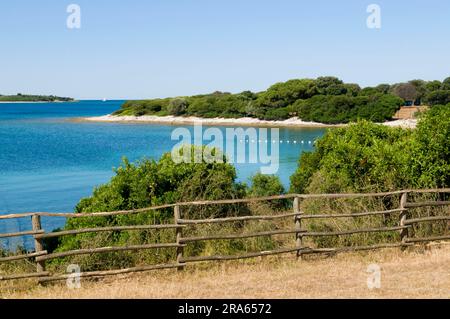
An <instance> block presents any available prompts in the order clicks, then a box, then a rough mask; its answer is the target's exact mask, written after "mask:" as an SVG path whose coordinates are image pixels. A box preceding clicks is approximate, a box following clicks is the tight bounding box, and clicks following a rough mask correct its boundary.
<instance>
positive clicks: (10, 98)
mask: <svg viewBox="0 0 450 319" xmlns="http://www.w3.org/2000/svg"><path fill="white" fill-rule="evenodd" d="M73 101H75V100H74V99H73V98H70V97H60V96H55V95H30V94H21V93H18V94H16V95H1V94H0V102H4V103H8V102H73Z"/></svg>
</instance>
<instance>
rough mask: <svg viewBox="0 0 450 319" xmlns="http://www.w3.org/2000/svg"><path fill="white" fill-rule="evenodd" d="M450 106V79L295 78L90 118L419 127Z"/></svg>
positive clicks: (135, 105) (129, 106)
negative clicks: (366, 83)
mask: <svg viewBox="0 0 450 319" xmlns="http://www.w3.org/2000/svg"><path fill="white" fill-rule="evenodd" d="M447 103H450V77H448V78H446V79H445V80H443V81H442V82H441V81H425V80H411V81H409V82H404V83H397V84H392V85H391V84H379V85H376V86H373V87H364V88H362V87H361V86H360V85H358V84H355V83H344V81H342V80H340V79H339V78H337V77H333V76H324V77H319V78H317V79H293V80H289V81H287V82H280V83H276V84H274V85H272V86H270V87H269V88H268V89H267V90H265V91H262V92H258V93H254V92H251V91H243V92H241V93H235V94H233V93H228V92H220V91H216V92H214V93H211V94H203V95H194V96H180V97H171V98H159V99H148V100H130V101H126V102H125V103H124V104H123V105H122V107H121V109H119V110H117V111H115V112H114V113H112V114H109V115H105V116H101V117H95V118H88V119H87V120H89V121H102V122H149V123H150V122H152V123H164V124H187V123H193V122H198V121H201V122H202V123H203V124H206V125H236V124H239V125H246V124H247V125H264V126H270V125H276V126H297V127H301V126H339V125H345V124H348V123H352V122H355V121H357V120H361V119H364V120H369V121H371V122H375V123H385V124H387V125H390V126H401V127H414V126H415V124H416V122H417V121H416V119H415V117H416V115H417V113H418V112H422V111H424V110H426V109H428V108H430V107H433V106H434V105H440V104H442V105H445V104H447Z"/></svg>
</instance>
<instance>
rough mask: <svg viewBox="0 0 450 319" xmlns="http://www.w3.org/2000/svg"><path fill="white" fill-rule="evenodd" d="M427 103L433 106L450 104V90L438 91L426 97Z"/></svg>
mask: <svg viewBox="0 0 450 319" xmlns="http://www.w3.org/2000/svg"><path fill="white" fill-rule="evenodd" d="M425 102H426V103H428V104H429V105H431V106H434V105H445V104H447V103H450V90H436V91H433V92H431V93H429V94H427V95H426V96H425Z"/></svg>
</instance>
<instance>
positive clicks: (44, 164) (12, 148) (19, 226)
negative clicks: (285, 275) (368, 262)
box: [0, 100, 325, 250]
mask: <svg viewBox="0 0 450 319" xmlns="http://www.w3.org/2000/svg"><path fill="white" fill-rule="evenodd" d="M123 102H124V101H101V100H99V101H79V102H68V103H1V104H0V215H4V214H12V213H25V212H68V213H70V212H73V211H74V207H75V206H76V204H77V203H78V202H79V201H80V199H81V198H83V197H87V196H90V195H91V194H92V191H93V189H94V188H95V187H96V186H99V185H101V184H103V183H107V182H108V181H109V180H110V179H111V177H112V176H113V175H114V168H116V167H118V166H120V164H121V162H122V159H123V157H126V158H128V159H129V160H130V161H136V160H139V159H142V158H145V157H146V158H152V159H158V158H159V157H161V155H162V154H164V153H165V152H170V151H171V150H172V148H173V147H174V146H175V145H176V144H177V143H179V140H174V139H172V134H173V132H174V130H176V129H177V128H185V129H187V130H189V131H190V132H191V133H192V136H194V135H195V134H194V132H195V131H194V128H193V126H189V125H183V126H172V125H157V124H136V123H99V122H86V121H79V120H77V119H80V118H84V117H90V116H101V115H105V114H109V113H111V112H113V111H115V110H117V109H119V108H120V107H121V105H122V104H123ZM208 128H209V127H207V126H204V127H203V131H205V130H207V129H208ZM218 128H219V130H221V131H222V132H223V136H226V132H225V130H226V129H227V128H230V127H218ZM231 128H233V127H231ZM244 129H247V128H244ZM256 130H257V132H258V134H259V133H260V131H259V129H258V128H256ZM185 131H186V130H185ZM269 131H270V129H269ZM324 133H325V129H323V128H295V129H294V128H279V144H278V145H279V168H278V170H277V172H276V175H278V176H279V177H280V179H281V181H282V183H283V185H284V186H285V188H286V189H287V190H288V189H289V177H290V176H291V175H292V174H293V173H294V171H295V169H296V168H297V166H298V160H299V157H300V155H301V153H302V152H307V151H312V150H313V148H314V141H315V140H316V139H317V138H320V137H321V136H322V135H323V134H324ZM269 134H270V132H269ZM270 136H271V135H269V143H268V144H269V145H270V144H271V143H270V142H271V139H270ZM238 142H241V143H246V144H247V146H248V147H246V151H247V152H248V150H249V149H250V144H251V143H264V142H265V140H261V137H260V136H258V137H257V138H256V139H255V140H250V139H247V140H243V141H237V140H236V143H238ZM247 155H248V154H247ZM262 166H267V165H266V164H263V163H250V162H249V161H247V163H240V164H235V167H236V170H237V176H238V181H242V182H246V183H247V184H250V178H251V176H252V175H254V174H255V173H257V172H259V171H260V170H261V167H262ZM64 223H65V219H64V218H43V220H42V226H43V228H44V229H45V230H46V231H51V230H54V229H56V228H60V227H63V226H64ZM30 229H31V220H30V218H22V219H9V220H0V233H11V232H20V231H27V230H30ZM0 245H1V247H2V248H3V249H9V250H15V249H16V248H17V247H24V248H29V247H31V246H32V238H31V237H29V236H28V237H11V238H3V239H0Z"/></svg>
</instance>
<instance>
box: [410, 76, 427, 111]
mask: <svg viewBox="0 0 450 319" xmlns="http://www.w3.org/2000/svg"><path fill="white" fill-rule="evenodd" d="M409 83H410V84H412V85H414V87H415V88H416V92H417V94H416V98H415V101H414V105H421V104H422V99H423V98H424V97H425V95H426V94H427V87H426V82H425V81H424V80H412V81H409Z"/></svg>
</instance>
